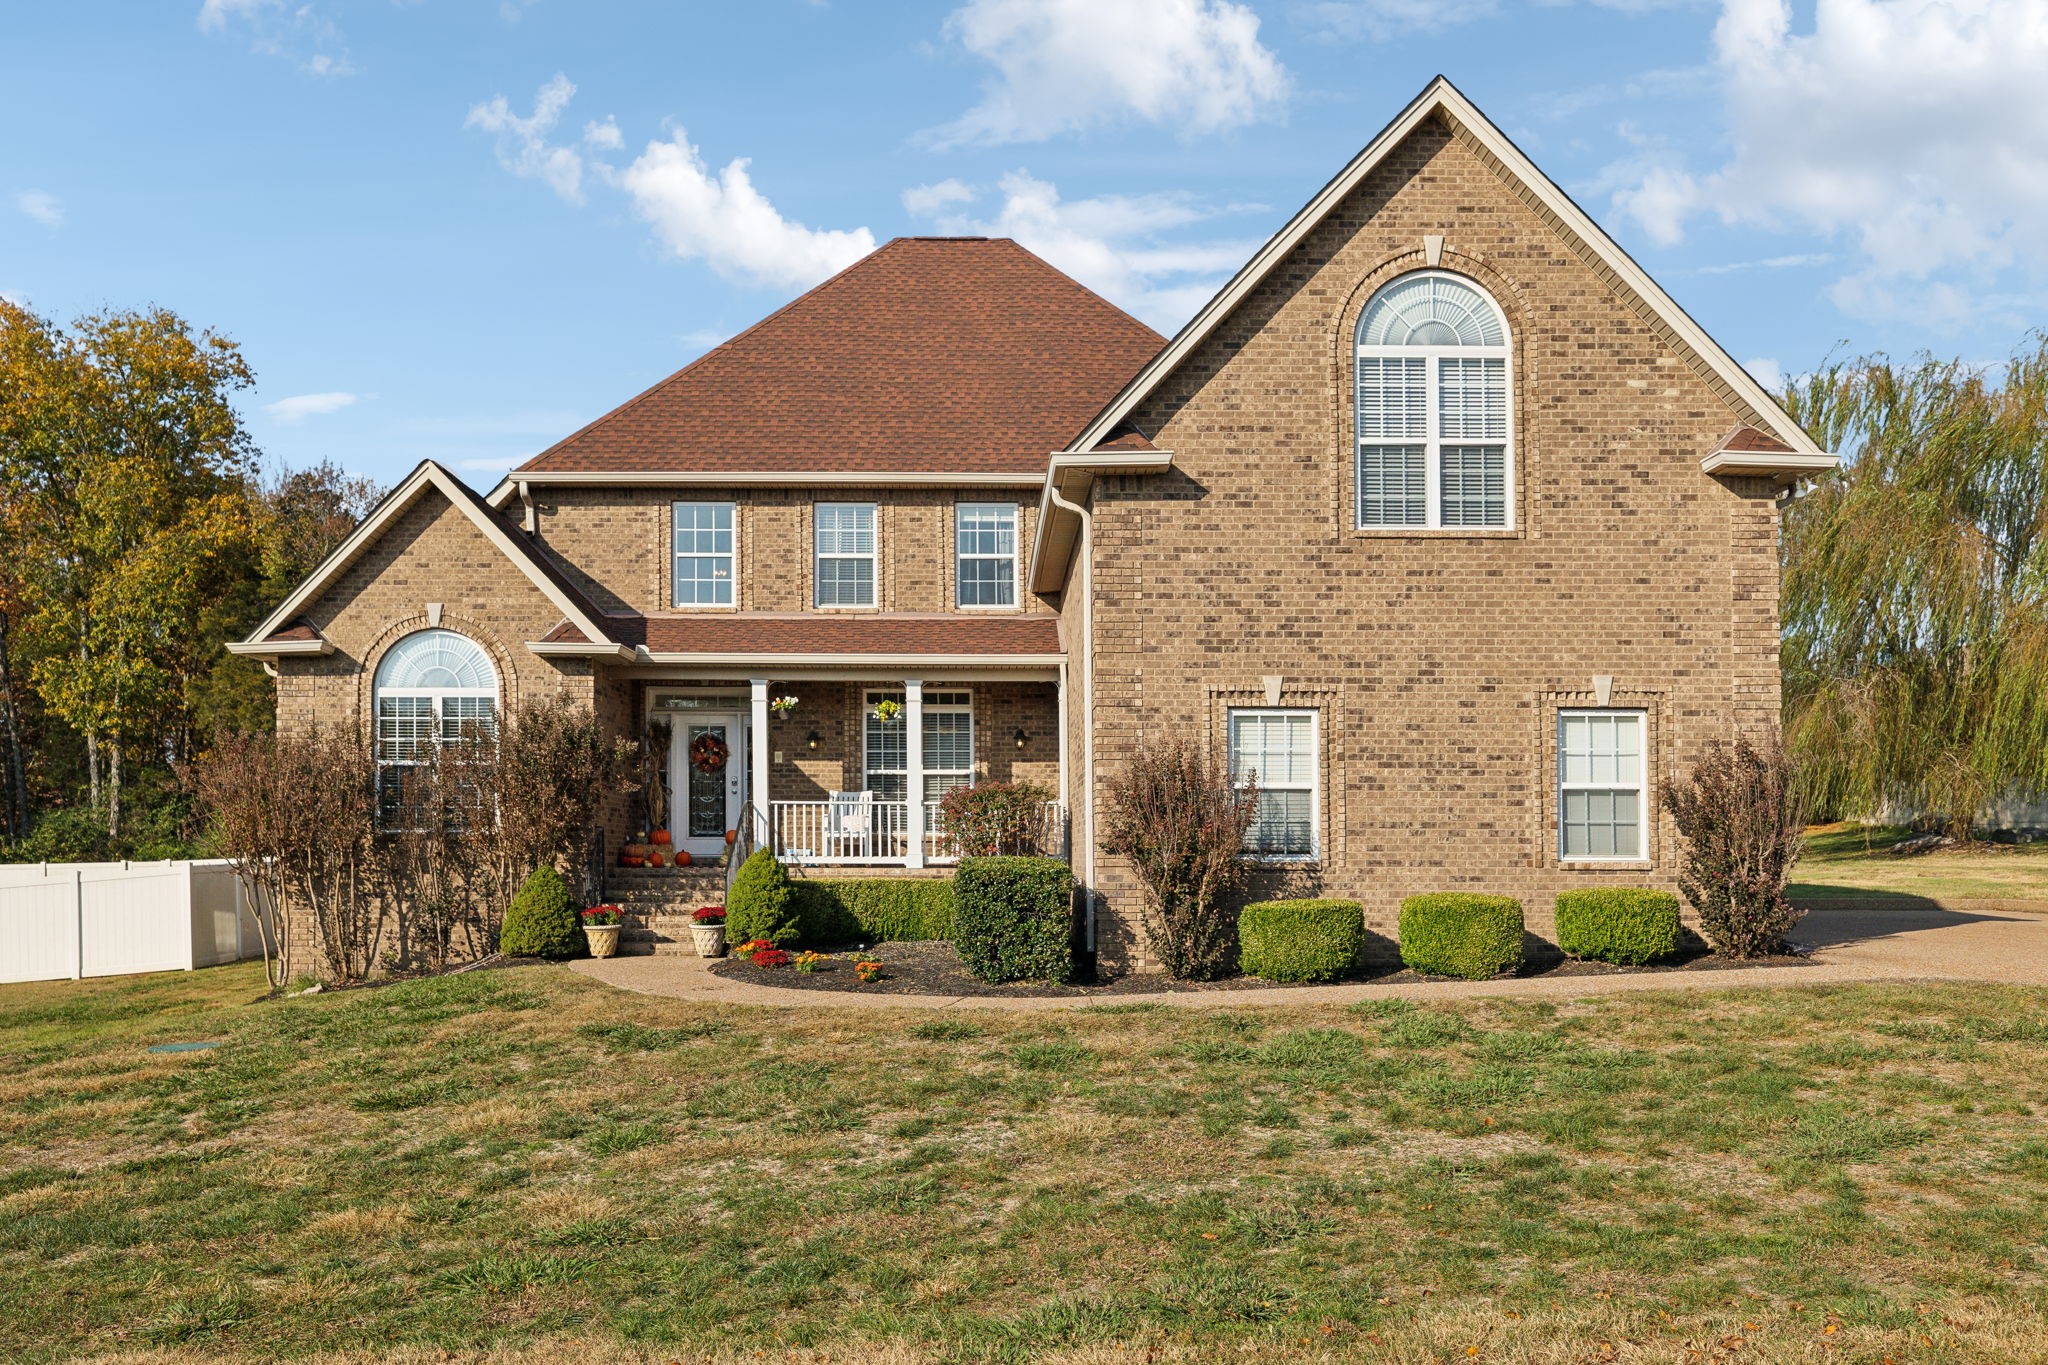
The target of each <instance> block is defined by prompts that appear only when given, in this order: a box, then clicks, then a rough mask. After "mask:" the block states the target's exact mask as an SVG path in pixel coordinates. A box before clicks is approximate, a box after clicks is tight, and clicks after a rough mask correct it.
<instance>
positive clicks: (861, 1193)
mask: <svg viewBox="0 0 2048 1365" xmlns="http://www.w3.org/2000/svg"><path fill="white" fill-rule="evenodd" d="M260 980H261V977H260V973H259V972H258V971H257V970H256V969H254V968H253V967H249V966H241V967H232V968H222V969H217V970H213V971H206V972H198V973H192V974H189V975H170V976H159V977H151V978H140V979H131V980H116V981H100V982H87V983H83V984H79V983H61V984H51V985H37V986H9V987H0V1359H5V1360H8V1361H27V1362H36V1361H51V1360H66V1359H78V1358H88V1359H91V1358H115V1357H120V1358H132V1359H135V1360H145V1359H146V1360H151V1361H166V1360H175V1361H184V1360H190V1361H195V1362H196V1361H202V1360H206V1361H211V1360H246V1361H258V1360H271V1359H276V1358H280V1357H287V1358H289V1357H299V1358H305V1357H313V1356H318V1355H322V1354H326V1353H341V1352H348V1353H350V1358H351V1359H362V1360H387V1359H388V1360H405V1361H426V1360H439V1359H444V1358H448V1359H472V1360H474V1359H481V1358H482V1357H481V1353H483V1352H485V1351H489V1352H491V1353H492V1354H491V1359H493V1360H500V1359H516V1360H522V1361H528V1362H531V1363H532V1365H539V1363H540V1362H556V1361H559V1362H564V1363H565V1365H566V1362H569V1361H578V1362H581V1361H594V1362H610V1361H627V1360H632V1361H639V1360H643V1359H644V1360H647V1361H655V1362H658V1361H667V1360H682V1359H691V1360H694V1359H699V1358H701V1355H700V1353H707V1352H708V1353H709V1354H710V1355H712V1356H714V1357H715V1358H718V1359H731V1360H736V1361H747V1360H752V1359H755V1358H756V1355H757V1353H761V1354H764V1355H765V1357H766V1358H768V1359H774V1360H782V1359H801V1360H806V1361H811V1360H825V1359H830V1360H834V1361H852V1362H861V1361H867V1362H876V1363H877V1365H878V1363H879V1362H882V1361H892V1362H910V1361H916V1360H922V1359H927V1358H943V1359H969V1360H978V1359H1002V1360H1016V1361H1024V1360H1039V1359H1046V1358H1053V1359H1066V1360H1071V1361H1075V1362H1081V1361H1089V1362H1106V1361H1111V1360H1115V1361H1132V1362H1136V1361H1140V1360H1154V1361H1188V1362H1193V1361H1196V1360H1203V1361H1209V1360H1216V1359H1232V1360H1247V1361H1249V1360H1254V1359H1257V1360H1272V1359H1296V1358H1299V1359H1304V1360H1307V1359H1317V1360H1320V1359H1371V1360H1387V1361H1397V1360H1398V1361H1404V1362H1405V1361H1438V1360H1448V1361H1468V1360H1488V1361H1508V1360H1512V1361H1519V1362H1567V1361H1571V1362H1577V1361H1605V1360H1628V1361H1634V1360H1642V1361H1650V1360H1655V1361H1695V1360H1698V1361H1705V1360H1729V1359H1739V1360H1744V1361H1821V1360H1827V1361H1850V1362H1870V1365H1876V1363H1877V1362H1880V1361H1885V1360H1891V1361H1897V1362H1907V1361H1915V1362H1933V1361H1944V1362H1946V1361H1955V1360H1998V1361H2003V1362H2012V1361H2043V1360H2048V1345H2044V1343H2048V1273H2044V1272H2048V1255H2044V1253H2048V1244H2044V1238H2048V1134H2044V1125H2043V1122H2042V1119H2041V1115H2042V1114H2043V1113H2048V1072H2044V1070H2043V1068H2042V1067H2041V1066H2040V1064H2039V1063H2040V1057H2041V1055H2042V1047H2043V1045H2044V1043H2048V992H2043V991H2028V990H2019V989H2007V988H1999V987H1992V986H1882V987H1879V986H1870V987H1857V988H1842V989H1824V988H1811V987H1808V988H1788V989H1777V990H1768V991H1748V992H1743V993H1739V994H1738V993H1726V994H1716V993H1709V992H1705V991H1675V990H1674V991H1669V992H1662V991H1658V992H1634V993H1630V994H1627V995H1618V996H1607V997H1601V998H1597V999H1589V1000H1584V1001H1576V1002H1569V1003H1562V1004H1551V1003H1543V1002H1535V1001H1530V1002H1525V1003H1515V1002H1508V1001H1498V1000H1496V1001H1475V1002H1467V1003H1446V1004H1443V1005H1432V1006H1425V1007H1417V1006H1411V1005H1408V1004H1406V1003H1404V1002H1400V1001H1376V1002H1372V1003H1371V1004H1370V1005H1365V1006H1359V1007H1355V1008H1352V1009H1348V1010H1347V1009H1343V1008H1339V1007H1336V1006H1331V1005H1316V1004H1302V1005H1291V1006H1289V1007H1286V1008H1284V1009H1247V1008H1232V1007H1228V1006H1227V1005H1225V1004H1221V1003H1218V1004H1215V1005H1210V1004H1207V1003H1205V1005H1204V1007H1203V1008H1200V1009H1177V1008H1167V1007H1162V1006H1159V1005H1121V1006H1119V1005H1105V1006H1096V1007H1093V1008H1089V1009H1083V1010H1078V1011H1072V1012H1041V1013H999V1012H995V1011H985V1012H945V1013H935V1012H916V1011H909V1010H888V1009H880V1008H878V1009H874V1010H861V1009H850V1008H834V1009H806V1008H801V1007H797V1008H785V1009H772V1010H771V1009H764V1008H747V1007H736V1006H706V1005H693V1004H689V1003H686V1002H680V1001H670V1000H660V999H654V998H650V997H643V996H634V995H629V994H623V993H619V992H615V991H612V990H610V989H608V988H605V987H603V986H599V985H597V984H595V983H592V982H590V981H588V980H586V979H584V978H581V977H578V976H576V975H574V974H572V973H570V972H568V971H567V970H565V969H562V968H557V967H529V968H520V969H515V970H506V971H493V972H476V973H471V974H468V975H464V976H459V977H451V978H445V979H441V980H437V981H421V982H413V983H408V984H403V985H396V986H391V987H387V988H384V989H380V990H375V991H361V992H347V993H337V994H327V995H321V996H313V997H307V998H299V999H292V1000H287V1001H282V1002H275V1003H258V1002H256V1000H255V996H256V994H257V991H258V989H259V984H260ZM172 1040H177V1041H190V1040H203V1041H214V1040H218V1041H219V1042H220V1043H221V1044H222V1045H221V1046H220V1047H218V1048H216V1049H213V1050H210V1051H204V1052H193V1053H182V1054H158V1053H151V1052H149V1051H147V1050H146V1049H147V1046H148V1045H149V1044H151V1043H155V1042H161V1041H172ZM444 1351H450V1352H454V1353H455V1354H454V1355H452V1356H444V1355H443V1352H444Z"/></svg>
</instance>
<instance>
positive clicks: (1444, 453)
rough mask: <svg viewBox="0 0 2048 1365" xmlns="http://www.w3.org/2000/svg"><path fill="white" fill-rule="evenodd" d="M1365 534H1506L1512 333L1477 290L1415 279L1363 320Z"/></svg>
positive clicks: (1406, 279) (1396, 287)
mask: <svg viewBox="0 0 2048 1365" xmlns="http://www.w3.org/2000/svg"><path fill="white" fill-rule="evenodd" d="M1357 373H1358V386H1357V387H1358V392H1357V398H1358V463H1357V470H1356V474H1357V480H1356V482H1357V515H1358V525H1359V526H1361V527H1377V526H1418V527H1453V528H1455V527H1482V528H1489V527H1506V526H1507V525H1509V508H1510V506H1511V505H1512V502H1513V499H1512V498H1511V497H1510V490H1511V489H1512V487H1513V479H1514V459H1513V444H1512V441H1513V438H1512V432H1511V414H1510V412H1509V410H1508V409H1509V403H1508V393H1509V389H1508V328H1507V320H1506V319H1505V318H1504V317H1503V316H1502V315H1501V311H1500V308H1499V306H1498V305H1496V304H1495V303H1494V301H1493V300H1492V299H1491V298H1490V297H1488V296H1487V294H1486V292H1485V291H1484V290H1482V289H1480V288H1479V287H1478V286H1477V285H1475V284H1473V283H1472V281H1470V280H1468V279H1466V278H1465V277H1464V276H1462V275H1452V274H1449V273H1447V272H1445V271H1441V270H1423V271H1417V272H1416V273H1414V274H1412V275H1403V276H1401V277H1400V278H1399V279H1396V280H1391V281H1389V282H1388V283H1387V284H1386V285H1384V286H1383V287H1382V288H1381V289H1380V291H1379V292H1378V293H1377V294H1374V295H1373V296H1372V300H1371V301H1370V302H1369V303H1367V304H1366V306H1365V311H1364V312H1363V313H1361V314H1360V315H1359V318H1358V372H1357Z"/></svg>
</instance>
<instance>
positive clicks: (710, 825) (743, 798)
mask: <svg viewBox="0 0 2048 1365" xmlns="http://www.w3.org/2000/svg"><path fill="white" fill-rule="evenodd" d="M669 743H670V744H671V745H672V746H673V748H672V749H671V751H670V754H669V761H668V770H669V774H670V778H669V788H670V790H669V795H670V798H671V806H670V808H671V809H672V810H673V811H674V812H675V814H674V816H673V817H672V818H673V819H674V821H675V841H676V846H677V847H678V848H682V849H687V850H688V851H689V854H690V856H691V857H692V858H695V859H697V860H698V861H699V862H704V861H708V860H710V859H712V858H716V857H717V856H718V855H719V854H721V853H723V852H725V832H726V831H727V830H729V829H738V828H739V824H740V811H741V810H742V809H744V808H745V806H746V804H747V746H746V727H745V726H744V725H742V724H741V723H740V718H739V717H738V716H733V715H700V716H677V717H676V719H675V724H674V727H673V730H672V733H671V738H670V740H669Z"/></svg>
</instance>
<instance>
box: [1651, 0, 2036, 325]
mask: <svg viewBox="0 0 2048 1365" xmlns="http://www.w3.org/2000/svg"><path fill="white" fill-rule="evenodd" d="M1714 51H1715V59H1716V69H1717V72H1718V75H1719V78H1720V82H1721V90H1722V97H1723V100H1724V102H1725V108H1726V117H1727V122H1728V138H1729V141H1730V143H1731V144H1732V147H1733V152H1732V155H1731V156H1730V158H1729V159H1728V160H1727V162H1726V163H1725V164H1723V165H1721V166H1719V167H1718V168H1715V169H1712V170H1708V171H1704V172H1696V171H1694V170H1692V169H1691V168H1689V167H1687V166H1685V165H1683V164H1682V163H1681V162H1679V161H1678V160H1676V159H1675V158H1671V157H1668V156H1666V157H1663V158H1661V159H1657V160H1655V164H1649V165H1646V166H1642V167H1640V168H1638V173H1637V174H1636V175H1635V176H1634V177H1633V183H1632V184H1628V185H1625V186H1623V187H1621V188H1619V189H1617V190H1616V191H1615V193H1614V202H1615V205H1616V207H1617V208H1619V209H1620V210H1621V211H1622V212H1624V213H1625V214H1627V215H1628V216H1630V217H1632V218H1634V219H1635V220H1636V221H1637V222H1638V223H1640V224H1641V225H1642V226H1643V228H1644V230H1645V231H1646V232H1647V233H1648V234H1649V235H1650V236H1651V237H1652V238H1653V239H1654V240H1656V241H1659V242H1664V243H1670V242H1675V241H1677V240H1679V239H1680V238H1681V237H1682V236H1683V235H1684V233H1685V231H1686V230H1687V226H1688V224H1689V223H1690V221H1691V220H1692V219H1693V218H1695V217H1698V216H1699V215H1701V214H1714V215H1717V216H1718V217H1720V218H1721V219H1722V220H1723V221H1725V222H1729V223H1750V224H1762V225H1766V226H1773V227H1794V228H1800V229H1804V230H1807V231H1810V232H1814V233H1817V234H1820V235H1821V236H1823V237H1827V238H1836V237H1839V238H1842V239H1845V240H1846V241H1848V242H1851V243H1853V245H1854V247H1855V253H1856V261H1855V268H1854V269H1853V270H1852V271H1851V272H1850V273H1849V274H1848V275H1847V276H1846V277H1845V278H1843V279H1842V280H1840V281H1838V282H1837V284H1836V285H1835V288H1834V299H1835V302H1836V304H1837V305H1838V306H1839V307H1841V308H1843V309H1844V310H1845V311H1847V312H1850V313H1853V314H1859V315H1864V316H1878V315H1885V314H1910V315H1913V316H1916V317H1919V318H1921V319H1923V320H1927V321H1942V320H1960V319H1961V318H1964V317H1967V316H1969V315H1970V314H1971V313H1972V311H1973V310H1974V309H1975V308H1976V307H1977V306H1978V305H1977V304H1976V303H1974V302H1973V300H1974V299H1975V298H1977V297H1980V296H1981V297H1987V298H1988V297H1989V296H1990V294H1989V291H1988V290H1986V289H1985V287H1984V286H1985V284H1986V282H1987V281H1990V280H1993V279H1996V278H1997V277H1999V276H2000V275H2001V274H2002V273H2003V272H2007V271H2017V272H2018V273H2020V274H2022V275H2024V276H2025V277H2027V278H2028V279H2029V280H2031V281H2036V282H2038V281H2039V280H2041V279H2043V278H2048V87H2044V83H2043V81H2042V73H2043V72H2044V71H2048V6H2044V5H2042V4H2041V3H2040V0H1819V4H1818V6H1817V8H1816V10H1815V18H1814V27H1813V31H1812V32H1811V33H1794V32H1793V31H1792V14H1791V9H1790V6H1789V5H1788V3H1787V0H1723V3H1722V10H1721V18H1720V22H1719V24H1718V25H1717V27H1716V29H1715V33H1714ZM2008 302H2009V300H2008Z"/></svg>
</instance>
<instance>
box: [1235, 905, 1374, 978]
mask: <svg viewBox="0 0 2048 1365" xmlns="http://www.w3.org/2000/svg"><path fill="white" fill-rule="evenodd" d="M1237 944H1238V965H1239V966H1240V967H1242V968H1243V970H1244V971H1245V972H1247V973H1248V974H1250V975H1252V976H1262V977H1264V978H1266V980H1268V981H1335V980H1336V979H1337V978H1338V977H1340V976H1343V975H1345V974H1346V973H1348V972H1350V971H1351V970H1352V968H1354V967H1356V966H1357V965H1358V955H1359V953H1360V952H1362V951H1363V950H1364V948H1365V907H1364V906H1362V905H1360V904H1359V903H1358V902H1357V901H1338V900H1293V901H1254V902H1253V903H1252V904H1250V905H1247V906H1246V907H1245V908H1244V909H1243V910H1240V911H1239V912H1238V915H1237Z"/></svg>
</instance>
